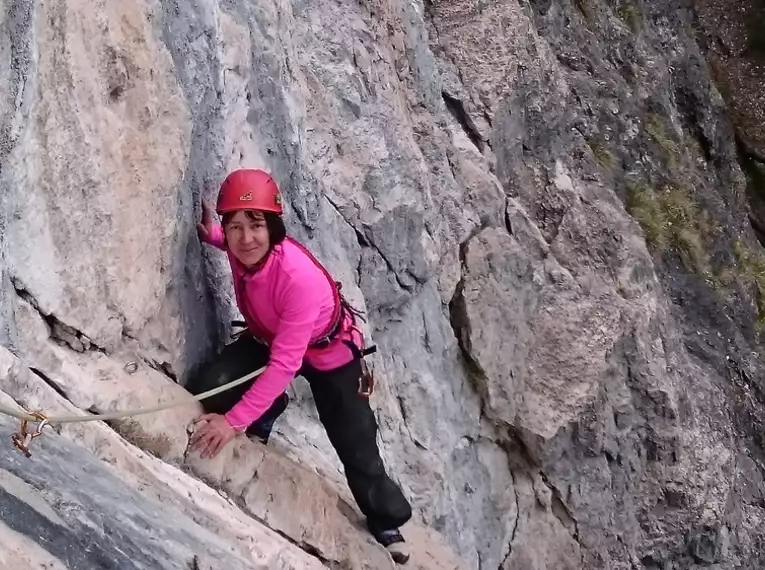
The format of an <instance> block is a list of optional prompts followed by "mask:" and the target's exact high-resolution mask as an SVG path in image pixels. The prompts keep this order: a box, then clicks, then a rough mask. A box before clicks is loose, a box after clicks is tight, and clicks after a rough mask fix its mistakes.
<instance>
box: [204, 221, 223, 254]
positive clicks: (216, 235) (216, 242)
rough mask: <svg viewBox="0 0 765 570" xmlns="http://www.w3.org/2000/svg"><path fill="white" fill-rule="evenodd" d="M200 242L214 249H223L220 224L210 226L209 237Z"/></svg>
mask: <svg viewBox="0 0 765 570" xmlns="http://www.w3.org/2000/svg"><path fill="white" fill-rule="evenodd" d="M202 241H204V242H205V243H208V244H210V245H212V246H214V247H217V248H218V249H224V250H225V246H224V245H223V242H224V240H223V227H222V226H221V225H220V224H215V223H214V224H213V225H212V231H211V232H210V236H209V237H207V238H202Z"/></svg>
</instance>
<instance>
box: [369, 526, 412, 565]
mask: <svg viewBox="0 0 765 570" xmlns="http://www.w3.org/2000/svg"><path fill="white" fill-rule="evenodd" d="M375 539H376V540H377V542H379V543H380V544H382V545H383V546H384V547H385V550H387V551H388V552H389V553H390V555H391V558H393V562H395V563H396V564H406V563H407V562H408V561H409V548H408V547H407V544H406V541H405V540H404V537H403V536H401V533H400V532H399V531H398V529H394V530H384V531H382V532H378V533H377V534H375Z"/></svg>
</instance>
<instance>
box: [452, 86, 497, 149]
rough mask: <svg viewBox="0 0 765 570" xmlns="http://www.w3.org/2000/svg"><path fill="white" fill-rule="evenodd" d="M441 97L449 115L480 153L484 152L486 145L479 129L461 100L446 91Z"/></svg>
mask: <svg viewBox="0 0 765 570" xmlns="http://www.w3.org/2000/svg"><path fill="white" fill-rule="evenodd" d="M441 96H442V97H443V99H444V103H445V104H446V108H447V109H448V110H449V113H450V114H451V115H452V117H454V118H455V120H456V121H457V122H458V123H459V124H460V126H461V127H462V130H463V131H465V134H466V135H467V136H468V138H469V139H470V142H472V143H473V144H474V145H475V146H476V148H477V149H478V150H479V151H481V152H483V149H484V145H485V144H486V143H485V141H484V140H483V138H482V137H481V135H480V134H478V129H477V128H476V126H475V123H474V122H473V119H471V118H470V115H469V114H468V112H467V111H466V110H465V105H464V103H463V102H462V101H461V100H459V99H457V98H455V97H452V96H451V95H449V94H448V93H447V92H446V91H442V92H441Z"/></svg>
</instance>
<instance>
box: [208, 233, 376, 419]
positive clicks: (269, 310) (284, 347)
mask: <svg viewBox="0 0 765 570" xmlns="http://www.w3.org/2000/svg"><path fill="white" fill-rule="evenodd" d="M206 241H207V243H209V244H210V245H213V246H215V247H217V248H218V249H221V250H223V251H226V253H227V254H228V259H229V263H230V264H231V272H232V274H233V277H234V291H235V293H236V301H237V305H238V307H239V311H240V312H241V313H242V316H243V317H244V320H245V322H246V323H247V327H248V329H249V330H250V331H252V332H253V333H254V334H255V335H256V336H258V337H260V338H262V339H263V340H265V341H266V342H267V343H268V344H269V346H270V349H271V354H270V360H269V361H268V364H267V366H266V370H265V371H264V372H263V373H262V374H261V375H260V376H259V377H258V378H256V380H255V382H254V383H253V385H252V387H250V389H249V390H248V391H247V392H246V393H245V395H244V396H243V397H242V399H241V400H240V401H239V402H238V403H237V404H236V405H235V406H234V407H233V408H232V409H231V410H230V411H229V412H228V413H227V414H226V416H225V417H226V420H228V422H229V423H230V424H231V425H232V426H233V427H234V429H236V430H239V431H243V430H245V429H247V427H248V426H249V425H250V424H251V423H252V422H254V421H255V420H257V419H258V418H259V417H260V416H261V415H263V413H264V412H265V411H266V410H268V408H269V407H270V406H271V404H272V403H273V402H274V400H275V399H276V398H277V397H278V396H279V395H280V394H282V393H283V392H284V391H285V390H286V389H287V387H288V386H289V385H290V383H291V382H292V379H293V378H294V377H295V376H296V375H297V372H298V370H299V369H300V367H301V365H302V364H303V361H304V360H305V362H306V363H308V364H309V365H311V366H313V367H314V368H316V369H318V370H331V369H333V368H337V367H339V366H342V365H343V364H347V363H348V362H350V361H351V360H352V358H353V353H352V352H351V350H350V348H348V346H347V345H346V344H344V343H343V340H351V341H352V342H354V344H356V346H360V342H361V339H360V338H359V334H358V333H357V332H354V331H352V330H351V328H350V327H351V324H352V323H351V320H350V318H349V317H346V319H345V321H344V323H343V327H342V332H341V334H339V335H338V336H337V337H336V338H335V339H333V341H332V343H331V344H330V345H329V346H325V347H322V348H308V344H309V343H310V342H311V341H314V340H317V339H318V338H319V337H320V336H321V335H322V333H325V332H326V331H327V327H328V326H329V325H330V321H331V320H332V313H333V310H334V296H333V294H332V287H331V285H330V284H329V282H328V280H327V277H326V276H325V275H324V273H323V272H322V271H321V269H320V268H318V267H317V266H316V265H315V264H314V262H313V261H312V260H311V259H310V258H309V257H308V256H307V255H306V254H305V253H304V252H303V251H302V250H301V249H300V248H299V247H298V246H297V245H295V244H294V243H291V242H290V240H289V239H287V240H285V241H283V242H282V243H281V244H279V245H277V246H275V247H274V248H273V249H272V251H271V253H270V254H269V256H268V258H267V260H266V262H265V264H264V265H263V266H262V267H260V268H259V269H257V270H256V271H254V272H247V270H246V268H245V267H244V266H243V265H242V264H241V263H240V262H239V260H237V259H236V257H234V254H233V253H231V252H230V251H228V250H227V248H226V247H225V245H224V241H223V228H222V227H221V226H220V225H217V224H216V225H215V226H214V228H213V231H212V232H211V234H210V238H209V239H208V240H206Z"/></svg>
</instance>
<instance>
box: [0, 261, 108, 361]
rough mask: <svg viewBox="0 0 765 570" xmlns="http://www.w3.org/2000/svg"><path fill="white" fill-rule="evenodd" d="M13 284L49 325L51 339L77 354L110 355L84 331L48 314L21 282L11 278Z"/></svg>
mask: <svg viewBox="0 0 765 570" xmlns="http://www.w3.org/2000/svg"><path fill="white" fill-rule="evenodd" d="M11 283H12V285H13V289H14V291H15V292H16V295H17V296H18V297H19V298H20V299H23V300H24V301H26V302H27V303H28V304H29V305H30V306H31V307H32V308H33V309H34V310H35V311H37V313H38V314H39V315H40V317H42V319H43V321H45V323H46V324H47V325H48V330H49V332H50V337H51V338H52V339H53V340H54V341H56V342H58V343H59V344H61V345H62V346H67V347H68V348H70V349H71V350H74V351H75V352H80V353H82V352H86V351H89V350H92V351H96V352H102V353H104V354H108V351H107V350H106V349H105V348H103V347H101V346H98V345H97V344H95V343H94V342H93V341H92V340H91V339H90V338H88V337H87V336H86V335H85V334H84V333H83V332H82V331H80V330H78V329H76V328H75V327H72V326H70V325H68V324H66V323H65V322H63V321H62V320H60V319H59V318H58V317H56V316H55V315H53V314H52V313H46V312H45V311H44V310H43V309H42V308H41V307H40V304H39V303H38V302H37V299H35V298H34V296H33V295H32V294H31V293H30V292H29V291H28V290H27V289H26V288H25V287H24V286H23V285H22V284H21V283H20V282H19V280H18V279H16V278H15V277H13V276H11Z"/></svg>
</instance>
